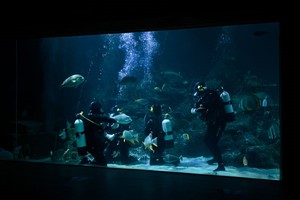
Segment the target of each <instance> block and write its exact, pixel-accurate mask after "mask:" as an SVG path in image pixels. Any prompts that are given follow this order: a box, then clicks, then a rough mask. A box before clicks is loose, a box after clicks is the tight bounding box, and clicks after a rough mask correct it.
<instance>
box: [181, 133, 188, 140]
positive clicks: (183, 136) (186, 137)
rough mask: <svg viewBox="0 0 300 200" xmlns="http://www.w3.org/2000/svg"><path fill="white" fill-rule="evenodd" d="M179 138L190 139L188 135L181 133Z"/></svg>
mask: <svg viewBox="0 0 300 200" xmlns="http://www.w3.org/2000/svg"><path fill="white" fill-rule="evenodd" d="M181 138H182V139H183V140H189V139H190V135H189V134H188V133H183V134H182V135H181Z"/></svg>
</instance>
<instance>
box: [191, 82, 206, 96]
mask: <svg viewBox="0 0 300 200" xmlns="http://www.w3.org/2000/svg"><path fill="white" fill-rule="evenodd" d="M194 90H195V93H194V96H199V95H201V94H203V93H204V91H206V90H207V86H206V85H205V83H204V82H202V81H199V82H197V83H196V84H195V85H194Z"/></svg>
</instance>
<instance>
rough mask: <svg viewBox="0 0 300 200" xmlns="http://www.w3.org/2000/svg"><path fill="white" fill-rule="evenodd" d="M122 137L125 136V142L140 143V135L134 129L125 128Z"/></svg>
mask: <svg viewBox="0 0 300 200" xmlns="http://www.w3.org/2000/svg"><path fill="white" fill-rule="evenodd" d="M120 138H123V140H124V142H126V141H129V142H130V143H132V144H135V143H136V142H137V143H139V135H138V134H137V133H134V131H133V130H124V131H123V134H122V135H121V136H120Z"/></svg>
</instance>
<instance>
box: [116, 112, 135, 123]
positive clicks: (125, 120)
mask: <svg viewBox="0 0 300 200" xmlns="http://www.w3.org/2000/svg"><path fill="white" fill-rule="evenodd" d="M111 118H113V119H115V120H116V121H117V123H119V124H129V123H131V122H132V119H131V117H130V116H128V115H126V114H125V113H121V114H118V115H115V116H112V117H111Z"/></svg>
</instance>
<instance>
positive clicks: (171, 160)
mask: <svg viewBox="0 0 300 200" xmlns="http://www.w3.org/2000/svg"><path fill="white" fill-rule="evenodd" d="M182 159H183V157H182V156H179V157H178V156H175V155H172V154H166V155H164V156H163V160H164V162H165V163H166V164H173V165H176V166H177V165H178V164H179V163H180V160H182Z"/></svg>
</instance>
